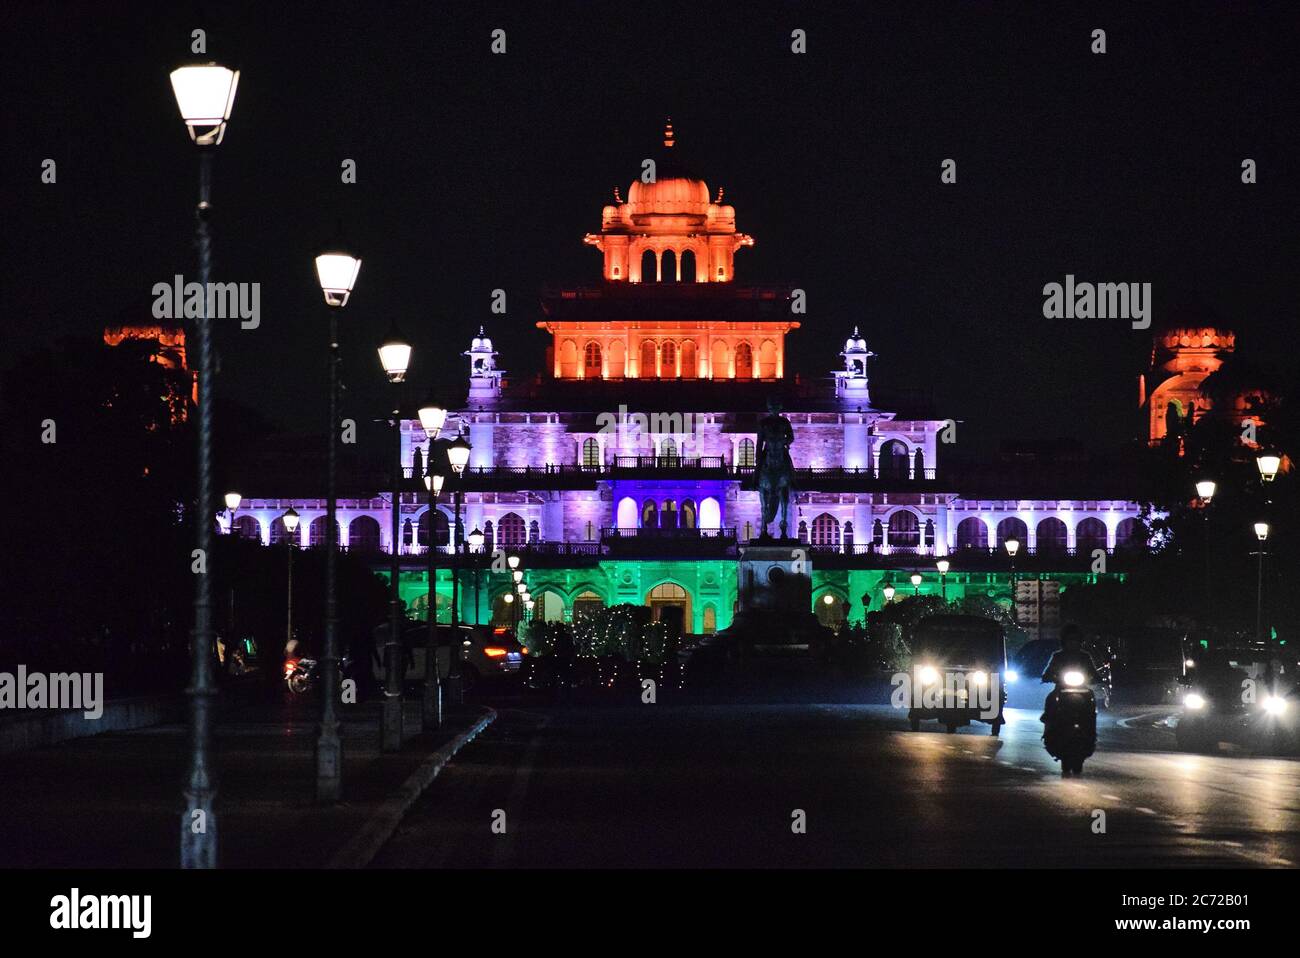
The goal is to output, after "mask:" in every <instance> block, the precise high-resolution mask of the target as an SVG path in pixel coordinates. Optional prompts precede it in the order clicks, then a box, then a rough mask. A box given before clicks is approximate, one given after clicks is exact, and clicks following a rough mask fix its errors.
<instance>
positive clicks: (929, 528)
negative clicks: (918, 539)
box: [922, 519, 934, 549]
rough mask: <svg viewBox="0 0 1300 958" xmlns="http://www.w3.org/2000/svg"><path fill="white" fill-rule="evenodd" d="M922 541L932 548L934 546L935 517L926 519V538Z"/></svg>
mask: <svg viewBox="0 0 1300 958" xmlns="http://www.w3.org/2000/svg"><path fill="white" fill-rule="evenodd" d="M922 542H923V544H924V545H926V546H928V547H929V548H931V549H933V548H934V520H933V519H926V520H925V538H924V539H923V540H922Z"/></svg>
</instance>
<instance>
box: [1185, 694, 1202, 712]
mask: <svg viewBox="0 0 1300 958" xmlns="http://www.w3.org/2000/svg"><path fill="white" fill-rule="evenodd" d="M1183 706H1184V707H1185V708H1188V709H1191V710H1192V711H1193V712H1196V711H1199V710H1200V709H1203V708H1205V699H1204V698H1202V697H1201V696H1200V695H1198V694H1197V693H1196V692H1188V693H1187V694H1186V695H1184V696H1183Z"/></svg>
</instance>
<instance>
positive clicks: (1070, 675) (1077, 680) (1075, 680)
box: [1061, 669, 1083, 686]
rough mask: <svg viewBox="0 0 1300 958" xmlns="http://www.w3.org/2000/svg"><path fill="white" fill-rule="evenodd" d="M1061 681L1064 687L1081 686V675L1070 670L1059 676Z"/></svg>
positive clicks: (1074, 670) (1075, 670)
mask: <svg viewBox="0 0 1300 958" xmlns="http://www.w3.org/2000/svg"><path fill="white" fill-rule="evenodd" d="M1061 681H1062V682H1064V683H1065V684H1066V685H1071V686H1078V685H1082V684H1083V673H1082V672H1080V671H1079V670H1078V669H1070V671H1068V672H1066V673H1065V674H1064V675H1062V676H1061Z"/></svg>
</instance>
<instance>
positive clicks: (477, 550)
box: [469, 526, 484, 625]
mask: <svg viewBox="0 0 1300 958" xmlns="http://www.w3.org/2000/svg"><path fill="white" fill-rule="evenodd" d="M483 540H484V535H483V531H482V530H481V529H479V527H478V526H475V527H474V531H473V532H471V533H470V534H469V551H470V557H471V561H472V562H473V563H474V624H475V625H478V624H480V623H479V611H478V607H479V591H478V586H479V583H478V567H479V563H480V560H481V559H482V553H483Z"/></svg>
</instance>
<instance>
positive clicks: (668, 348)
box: [659, 339, 677, 379]
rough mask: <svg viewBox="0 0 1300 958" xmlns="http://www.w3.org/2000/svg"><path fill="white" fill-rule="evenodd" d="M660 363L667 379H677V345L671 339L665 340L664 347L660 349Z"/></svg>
mask: <svg viewBox="0 0 1300 958" xmlns="http://www.w3.org/2000/svg"><path fill="white" fill-rule="evenodd" d="M659 362H660V365H661V366H662V367H663V374H664V376H665V377H667V378H668V379H676V378H677V344H676V343H675V342H673V341H672V340H671V339H665V340H664V342H663V345H662V346H660V347H659Z"/></svg>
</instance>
